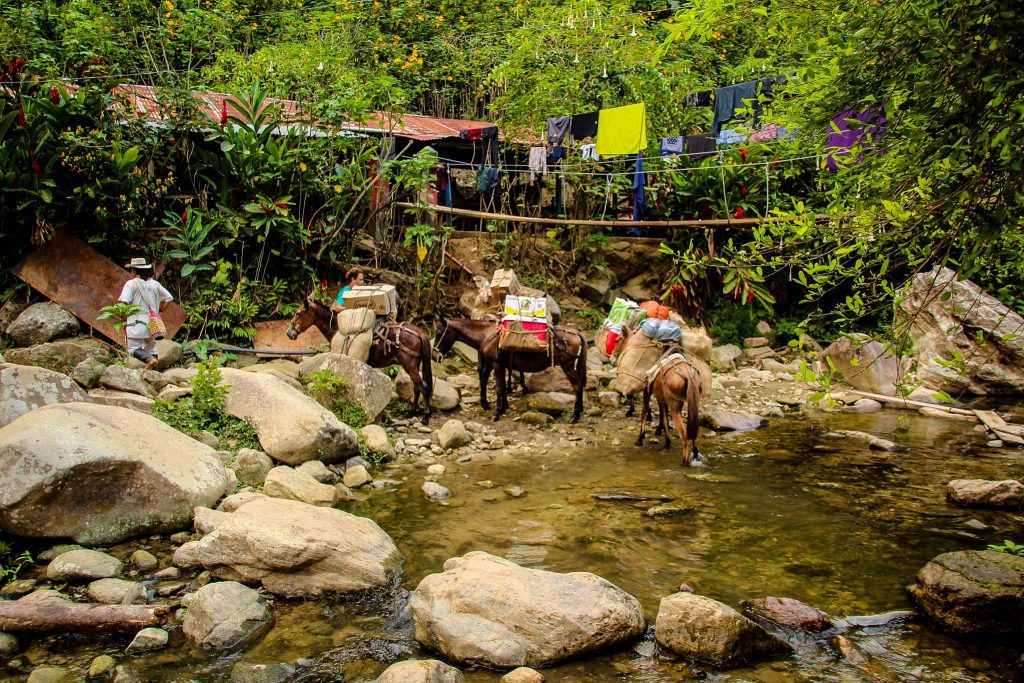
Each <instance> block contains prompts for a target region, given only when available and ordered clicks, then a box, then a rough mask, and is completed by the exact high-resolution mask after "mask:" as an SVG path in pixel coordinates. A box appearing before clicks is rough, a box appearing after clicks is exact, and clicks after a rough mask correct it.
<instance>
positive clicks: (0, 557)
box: [0, 541, 33, 584]
mask: <svg viewBox="0 0 1024 683" xmlns="http://www.w3.org/2000/svg"><path fill="white" fill-rule="evenodd" d="M32 562H33V560H32V553H30V552H29V551H27V550H23V551H21V552H20V553H18V554H15V550H14V548H13V547H12V546H11V545H10V544H9V543H7V542H6V541H0V584H6V583H9V582H11V581H14V580H15V579H17V578H18V573H19V572H20V571H21V569H22V568H23V567H24V566H25V565H30V564H32Z"/></svg>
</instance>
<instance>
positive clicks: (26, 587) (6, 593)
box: [0, 558, 38, 598]
mask: <svg viewBox="0 0 1024 683" xmlns="http://www.w3.org/2000/svg"><path fill="white" fill-rule="evenodd" d="M37 559H38V558H37ZM37 583H38V582H37V581H36V580H35V579H16V580H14V581H11V582H9V583H7V584H6V585H5V586H4V587H3V588H0V596H2V597H5V598H20V597H21V596H23V595H26V594H28V593H31V592H32V591H34V590H35V588H36V584H37Z"/></svg>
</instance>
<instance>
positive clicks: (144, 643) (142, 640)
mask: <svg viewBox="0 0 1024 683" xmlns="http://www.w3.org/2000/svg"><path fill="white" fill-rule="evenodd" d="M169 639H170V635H169V634H168V633H167V631H165V630H163V629H162V628H144V629H142V630H141V631H139V632H138V633H136V634H135V637H134V638H132V642H131V643H129V644H128V647H127V648H126V649H125V654H129V655H135V654H139V653H141V652H150V651H152V650H162V649H164V648H165V647H167V641H168V640H169Z"/></svg>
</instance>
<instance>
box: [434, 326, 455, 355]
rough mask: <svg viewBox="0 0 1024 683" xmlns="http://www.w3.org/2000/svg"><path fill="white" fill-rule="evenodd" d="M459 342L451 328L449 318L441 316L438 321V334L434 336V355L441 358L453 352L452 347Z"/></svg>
mask: <svg viewBox="0 0 1024 683" xmlns="http://www.w3.org/2000/svg"><path fill="white" fill-rule="evenodd" d="M456 341H458V337H457V336H456V335H455V331H454V330H453V329H452V328H451V325H450V324H449V321H448V318H447V317H445V316H441V317H440V318H439V319H438V328H437V334H435V335H434V354H435V356H438V357H441V356H444V355H445V354H446V353H448V352H449V351H451V350H452V346H454V345H455V342H456Z"/></svg>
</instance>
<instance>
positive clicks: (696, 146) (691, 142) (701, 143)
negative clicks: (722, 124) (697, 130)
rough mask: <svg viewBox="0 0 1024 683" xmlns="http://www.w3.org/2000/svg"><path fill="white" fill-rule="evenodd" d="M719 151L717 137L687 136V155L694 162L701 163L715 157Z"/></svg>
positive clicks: (704, 135) (708, 134)
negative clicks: (706, 158) (707, 158)
mask: <svg viewBox="0 0 1024 683" xmlns="http://www.w3.org/2000/svg"><path fill="white" fill-rule="evenodd" d="M717 150H718V144H717V143H716V142H715V136H714V135H712V134H711V133H701V134H700V135H687V136H686V153H687V154H689V155H690V156H691V158H692V160H693V161H699V160H701V159H704V158H705V157H709V156H711V155H713V154H714V153H715V152H716V151H717Z"/></svg>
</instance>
